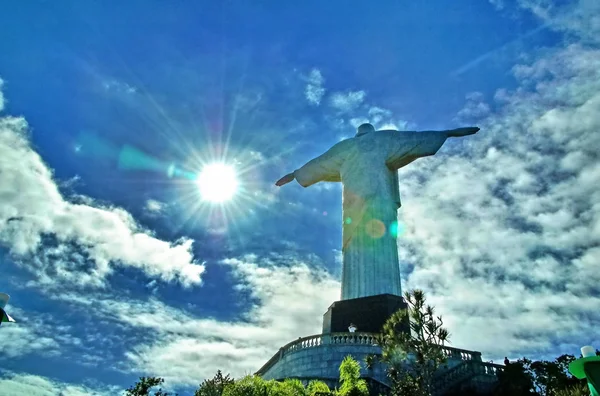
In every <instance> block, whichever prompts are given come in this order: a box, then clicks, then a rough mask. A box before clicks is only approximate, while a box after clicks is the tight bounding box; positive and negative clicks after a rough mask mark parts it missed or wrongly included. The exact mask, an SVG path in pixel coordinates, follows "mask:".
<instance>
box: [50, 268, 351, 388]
mask: <svg viewBox="0 0 600 396" xmlns="http://www.w3.org/2000/svg"><path fill="white" fill-rule="evenodd" d="M282 261H288V262H289V264H290V266H289V267H288V266H286V267H278V266H276V263H279V264H280V263H281V262H282ZM223 265H226V266H228V267H230V268H231V270H232V271H233V273H234V274H235V275H236V276H237V277H238V279H239V281H240V284H239V286H238V290H243V291H244V292H245V293H249V295H250V296H251V298H252V300H253V301H254V305H253V306H252V308H251V309H250V310H249V311H248V312H246V313H245V315H244V317H243V318H242V319H239V320H235V321H230V322H226V321H218V320H215V319H211V318H196V317H194V316H193V315H191V314H190V313H187V312H185V311H183V310H180V309H176V308H173V307H169V306H167V305H165V304H164V303H162V302H160V301H158V300H156V299H154V298H151V299H150V300H148V301H141V300H140V301H134V300H122V301H118V300H115V299H106V298H105V297H104V298H103V297H101V296H93V297H90V296H84V295H76V294H64V295H62V296H56V298H62V299H63V300H69V301H71V302H78V303H82V304H85V305H88V306H91V307H93V308H94V312H96V313H98V314H99V315H103V316H105V317H107V318H110V319H112V320H116V321H119V322H121V323H125V324H128V325H130V326H133V327H136V328H140V329H144V331H147V330H151V334H153V335H154V336H155V339H154V340H153V341H152V342H151V343H149V344H138V345H133V346H127V347H128V349H129V350H128V352H126V358H127V359H128V364H129V367H130V369H131V370H132V371H135V372H143V373H144V374H145V375H157V376H161V377H163V378H165V380H166V381H167V382H168V384H169V385H175V384H179V385H189V386H196V385H197V384H198V383H200V382H201V381H202V380H203V379H204V378H209V377H212V376H213V375H214V374H215V373H216V370H218V369H221V370H222V371H223V372H226V373H231V374H232V375H233V376H236V377H239V376H241V375H244V374H248V373H253V372H255V371H257V370H258V369H259V368H260V367H261V366H262V365H263V364H264V363H266V362H267V360H268V359H269V358H270V357H271V356H272V355H273V354H275V353H276V352H277V349H278V348H279V347H281V346H283V345H285V344H287V343H288V342H290V341H291V340H294V339H296V338H298V337H300V336H306V335H310V334H317V333H320V331H321V326H322V315H323V313H325V311H326V310H327V307H328V306H329V305H330V304H331V303H332V302H333V301H335V300H337V299H338V298H339V290H340V285H339V282H337V281H336V280H334V279H332V277H331V276H330V275H329V274H327V273H326V272H324V271H322V270H315V269H314V268H310V267H309V266H308V265H307V264H305V263H303V262H297V261H294V260H292V261H290V259H289V258H288V259H286V258H285V257H276V258H274V259H273V260H271V261H269V260H263V261H261V262H260V263H258V262H257V261H256V258H255V257H252V256H248V257H244V258H241V259H229V260H225V262H224V264H223Z"/></svg>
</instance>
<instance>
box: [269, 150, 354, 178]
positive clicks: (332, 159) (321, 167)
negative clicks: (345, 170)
mask: <svg viewBox="0 0 600 396" xmlns="http://www.w3.org/2000/svg"><path fill="white" fill-rule="evenodd" d="M342 143H344V142H340V143H338V144H336V145H335V146H333V147H332V148H330V149H329V150H327V151H326V152H325V153H323V154H322V155H320V156H318V157H317V158H314V159H312V160H310V161H309V162H307V163H306V164H304V165H303V166H302V167H300V168H298V169H296V170H295V171H294V172H291V173H288V174H287V175H285V176H283V177H282V178H281V179H279V180H278V181H277V182H276V183H275V185H277V186H283V185H284V184H287V183H289V182H291V181H293V180H294V179H296V181H297V182H298V184H300V185H301V186H302V187H308V186H311V185H313V184H315V183H318V182H321V181H332V182H339V181H341V178H340V168H341V166H342V163H343V161H344V158H345V147H344V145H343V144H342Z"/></svg>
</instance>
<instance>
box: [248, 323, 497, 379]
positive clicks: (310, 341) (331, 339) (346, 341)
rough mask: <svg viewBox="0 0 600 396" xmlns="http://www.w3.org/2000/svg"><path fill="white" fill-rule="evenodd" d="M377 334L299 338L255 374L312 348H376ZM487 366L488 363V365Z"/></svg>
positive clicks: (447, 350) (450, 354) (460, 352)
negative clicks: (282, 359)
mask: <svg viewBox="0 0 600 396" xmlns="http://www.w3.org/2000/svg"><path fill="white" fill-rule="evenodd" d="M377 337H378V334H375V333H358V332H357V333H330V334H317V335H312V336H308V337H300V338H298V339H297V340H295V341H292V342H290V343H288V344H286V345H284V346H283V347H281V348H280V349H279V352H278V353H276V354H275V355H273V357H271V359H269V361H268V362H267V363H265V364H264V366H262V367H261V368H260V370H258V371H257V372H256V374H258V375H262V374H264V373H265V372H267V370H269V369H270V368H271V367H272V366H273V365H275V363H277V362H278V361H279V360H280V359H281V358H283V357H284V356H285V355H287V354H290V353H294V352H296V351H300V350H303V349H307V348H314V347H318V346H321V345H330V344H335V345H372V346H377ZM442 350H443V352H444V355H445V356H446V357H447V358H448V359H457V360H462V361H478V362H481V353H480V352H473V351H468V350H466V349H459V348H453V347H449V346H443V347H442ZM488 364H489V363H488Z"/></svg>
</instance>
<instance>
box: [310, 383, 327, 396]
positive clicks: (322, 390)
mask: <svg viewBox="0 0 600 396" xmlns="http://www.w3.org/2000/svg"><path fill="white" fill-rule="evenodd" d="M306 394H307V395H308V396H323V395H328V394H331V390H330V389H329V387H328V386H327V384H326V383H325V382H323V381H310V382H309V383H308V386H307V387H306Z"/></svg>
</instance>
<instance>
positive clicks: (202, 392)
mask: <svg viewBox="0 0 600 396" xmlns="http://www.w3.org/2000/svg"><path fill="white" fill-rule="evenodd" d="M234 382H235V381H234V380H233V378H230V377H229V374H227V375H226V376H223V373H222V372H221V370H218V371H217V374H216V375H215V376H214V377H213V378H211V379H208V380H204V381H203V382H202V383H201V384H200V387H199V388H198V389H197V390H196V392H194V396H222V395H223V391H224V390H225V387H226V386H228V385H230V384H233V383H234Z"/></svg>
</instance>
